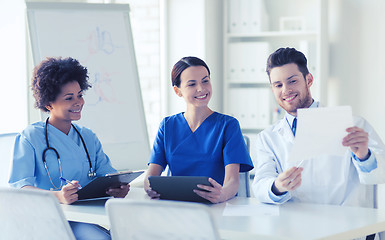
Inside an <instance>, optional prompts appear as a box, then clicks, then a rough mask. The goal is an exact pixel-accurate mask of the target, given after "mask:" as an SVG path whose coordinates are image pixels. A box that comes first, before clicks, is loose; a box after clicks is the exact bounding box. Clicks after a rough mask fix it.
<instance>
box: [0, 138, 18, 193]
mask: <svg viewBox="0 0 385 240" xmlns="http://www.w3.org/2000/svg"><path fill="white" fill-rule="evenodd" d="M16 135H17V133H7V134H0V187H8V186H9V185H8V179H9V166H10V163H11V161H12V154H13V146H14V144H15V137H16Z"/></svg>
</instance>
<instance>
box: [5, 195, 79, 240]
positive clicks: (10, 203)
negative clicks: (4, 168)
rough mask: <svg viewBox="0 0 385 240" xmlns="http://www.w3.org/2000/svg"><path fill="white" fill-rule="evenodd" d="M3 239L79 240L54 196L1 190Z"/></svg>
mask: <svg viewBox="0 0 385 240" xmlns="http://www.w3.org/2000/svg"><path fill="white" fill-rule="evenodd" d="M0 234H1V236H0V238H1V239H7V240H24V239H25V240H55V239H57V240H59V239H60V240H75V237H74V235H73V233H72V230H71V228H70V226H69V223H68V221H67V220H66V219H65V217H64V214H63V211H62V209H61V207H60V204H59V201H58V200H57V199H56V197H55V196H53V194H52V193H50V192H44V191H40V190H24V189H13V188H1V189H0Z"/></svg>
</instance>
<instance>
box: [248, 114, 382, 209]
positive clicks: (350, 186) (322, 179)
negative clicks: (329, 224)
mask: <svg viewBox="0 0 385 240" xmlns="http://www.w3.org/2000/svg"><path fill="white" fill-rule="evenodd" d="M354 123H355V126H357V127H360V128H362V129H364V130H365V131H366V132H368V133H369V149H370V151H371V157H370V158H369V159H368V160H367V161H377V168H376V169H374V170H372V171H371V172H369V173H365V172H362V171H361V169H360V168H359V166H358V165H359V164H364V165H365V164H367V163H368V162H366V163H365V162H362V163H359V162H358V161H356V160H354V159H353V158H352V153H351V151H350V149H348V150H347V151H346V153H345V156H344V157H343V158H341V157H337V156H320V157H317V158H314V159H310V160H306V161H304V162H303V164H302V167H303V172H302V184H301V186H300V187H299V188H298V189H296V190H295V191H292V192H288V193H286V194H284V195H282V197H281V199H280V200H278V201H274V200H273V199H272V198H271V197H270V195H269V192H270V194H272V192H271V187H272V184H273V182H274V180H275V179H276V177H277V176H278V174H279V173H281V172H283V171H285V170H287V169H289V168H290V167H292V166H294V164H293V163H291V162H288V156H289V153H290V150H291V148H292V144H293V140H294V136H293V133H292V131H291V129H290V127H289V124H288V123H287V121H286V119H285V118H283V119H282V120H280V121H278V122H277V123H276V124H274V125H273V126H271V127H269V128H267V129H265V130H264V131H262V132H261V133H260V134H259V135H258V139H257V155H256V156H257V159H256V163H255V165H256V166H257V168H256V173H255V178H254V181H253V184H252V190H253V193H254V195H255V197H256V198H257V199H258V200H259V201H261V202H265V203H283V202H286V201H288V200H292V201H300V202H307V203H318V204H333V205H346V206H361V207H373V206H374V200H375V199H374V184H377V183H383V182H385V170H384V168H385V146H384V144H383V142H382V141H381V139H380V138H379V136H378V135H377V134H376V132H375V131H374V129H373V128H372V127H371V126H370V124H369V123H368V122H367V121H365V120H364V119H363V118H360V117H354ZM341 144H342V143H341Z"/></svg>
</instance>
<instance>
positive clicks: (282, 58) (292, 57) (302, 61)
mask: <svg viewBox="0 0 385 240" xmlns="http://www.w3.org/2000/svg"><path fill="white" fill-rule="evenodd" d="M289 63H295V64H296V65H297V66H298V70H299V71H300V72H301V73H302V75H303V77H304V78H305V79H306V75H308V74H309V69H308V68H307V59H306V57H305V55H304V54H303V53H302V52H300V51H298V50H296V49H295V48H289V47H287V48H279V49H277V50H276V51H275V52H273V53H272V54H270V56H269V58H268V59H267V64H266V72H267V75H268V76H269V81H270V72H271V70H272V69H273V68H275V67H281V66H283V65H286V64H289Z"/></svg>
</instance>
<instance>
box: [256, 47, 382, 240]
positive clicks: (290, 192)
mask: <svg viewBox="0 0 385 240" xmlns="http://www.w3.org/2000/svg"><path fill="white" fill-rule="evenodd" d="M266 72H267V74H268V76H269V80H270V85H271V89H272V91H273V94H274V97H275V99H276V101H277V103H278V104H279V105H280V106H281V107H282V108H283V109H284V110H285V111H286V113H285V116H284V117H283V119H281V120H279V121H278V122H276V123H275V124H273V125H272V126H270V127H268V128H267V129H265V130H264V131H262V132H261V133H260V134H259V135H258V139H257V154H256V156H257V159H256V165H257V168H256V173H255V178H254V181H253V185H252V190H253V192H254V195H255V197H256V198H257V199H258V200H259V201H261V202H264V203H276V204H281V203H285V202H286V201H289V200H291V201H298V202H307V203H319V204H333V205H347V206H360V207H374V186H375V184H377V183H383V182H384V181H385V180H384V177H385V171H384V167H385V146H384V144H383V143H382V141H381V139H380V138H379V136H378V135H377V134H376V132H375V131H374V129H373V128H372V127H371V126H370V125H369V123H368V122H366V121H365V120H364V119H363V118H360V117H354V126H352V127H351V128H348V129H347V130H346V131H347V132H346V134H347V135H346V137H345V138H344V139H343V141H342V142H341V144H342V145H343V146H347V147H349V148H348V150H347V151H346V153H345V155H344V157H337V156H320V157H317V158H314V159H309V160H306V161H304V162H303V164H302V167H296V166H293V164H292V163H291V162H288V158H289V153H290V150H291V148H292V146H293V140H294V137H295V130H296V117H297V109H299V108H313V107H314V108H316V107H318V106H319V103H318V102H316V101H314V100H313V98H312V96H311V93H310V87H311V86H312V84H313V81H314V79H313V76H312V74H311V73H309V70H308V68H307V59H306V57H305V55H304V54H303V53H301V52H299V51H297V50H296V49H294V48H280V49H278V50H276V51H275V52H274V53H272V54H271V55H270V56H269V58H268V60H267V67H266ZM336 121H338V119H336ZM370 237H374V236H370ZM368 239H373V238H368Z"/></svg>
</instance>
